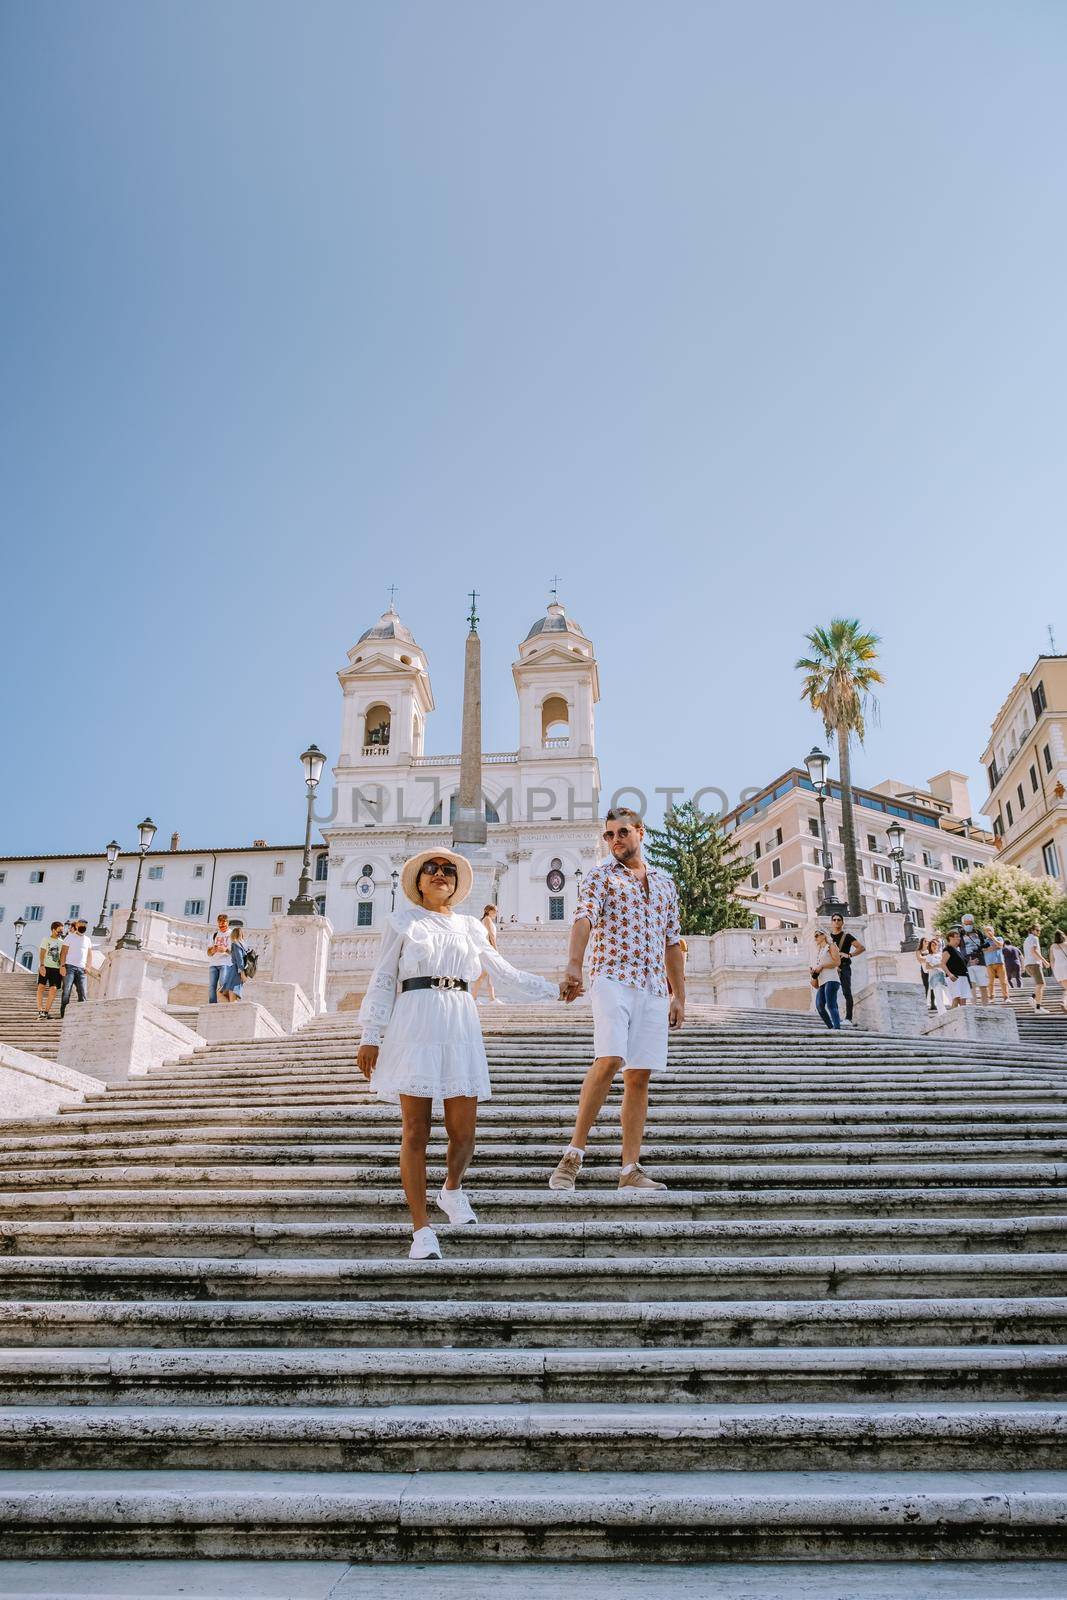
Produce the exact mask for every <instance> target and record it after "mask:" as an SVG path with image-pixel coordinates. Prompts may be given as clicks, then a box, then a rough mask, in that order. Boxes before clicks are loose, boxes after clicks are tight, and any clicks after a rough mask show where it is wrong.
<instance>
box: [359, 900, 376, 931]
mask: <svg viewBox="0 0 1067 1600" xmlns="http://www.w3.org/2000/svg"><path fill="white" fill-rule="evenodd" d="M373 924H374V901H373V900H361V901H360V902H359V904H358V905H357V907H356V927H357V928H370V927H372V926H373Z"/></svg>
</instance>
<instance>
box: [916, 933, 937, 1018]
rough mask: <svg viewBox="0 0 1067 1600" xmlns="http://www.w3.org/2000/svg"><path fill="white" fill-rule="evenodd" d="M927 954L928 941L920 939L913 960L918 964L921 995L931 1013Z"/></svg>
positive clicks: (928, 952)
mask: <svg viewBox="0 0 1067 1600" xmlns="http://www.w3.org/2000/svg"><path fill="white" fill-rule="evenodd" d="M929 954H930V941H929V939H920V940H919V945H918V949H917V950H916V952H915V959H916V961H917V962H918V963H919V976H920V978H921V979H922V981H923V994H924V995H925V996H926V1003H927V1005H928V1006H929V1008H930V1010H931V1011H932V1010H933V1009H934V1008H933V1003H932V1001H931V999H930V968H929V966H928V965H927V958H928V957H929Z"/></svg>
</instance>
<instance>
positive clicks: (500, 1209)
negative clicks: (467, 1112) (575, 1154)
mask: <svg viewBox="0 0 1067 1600" xmlns="http://www.w3.org/2000/svg"><path fill="white" fill-rule="evenodd" d="M964 1174H965V1176H967V1177H972V1176H973V1169H969V1168H968V1169H964ZM390 1176H391V1177H393V1176H394V1175H393V1174H390ZM850 1176H851V1175H850ZM440 1177H441V1174H440V1173H438V1174H437V1175H436V1176H432V1175H431V1183H436V1182H437V1181H438V1179H439V1178H440ZM470 1192H471V1194H472V1198H473V1199H474V1201H475V1202H476V1205H477V1209H478V1215H479V1216H480V1217H482V1218H483V1219H484V1220H486V1221H489V1220H491V1219H492V1220H496V1221H508V1222H523V1221H525V1220H530V1219H533V1218H537V1217H540V1218H542V1219H543V1218H545V1217H547V1216H550V1215H552V1214H556V1215H561V1216H565V1215H570V1216H582V1217H585V1218H587V1219H590V1220H592V1219H602V1220H611V1219H614V1218H619V1219H625V1218H628V1217H634V1216H635V1215H637V1214H638V1213H644V1214H645V1215H646V1216H652V1217H658V1218H661V1219H662V1218H665V1217H674V1218H677V1219H679V1220H682V1219H685V1218H691V1219H693V1220H694V1221H695V1220H701V1219H708V1220H728V1219H740V1218H750V1217H759V1218H762V1219H764V1220H769V1219H771V1218H777V1217H797V1216H804V1217H808V1218H815V1217H856V1216H884V1215H885V1214H886V1213H887V1212H889V1211H894V1212H899V1213H900V1214H901V1215H922V1216H929V1215H938V1216H943V1217H970V1216H1005V1215H1006V1216H1015V1215H1022V1214H1025V1215H1028V1216H1035V1215H1048V1214H1049V1213H1056V1214H1058V1213H1059V1212H1061V1211H1062V1210H1063V1206H1064V1190H1063V1186H1062V1185H1055V1186H1044V1185H1027V1184H1018V1185H1013V1186H1010V1187H1009V1186H1006V1185H1003V1186H998V1185H996V1184H990V1185H988V1186H984V1185H983V1186H978V1185H974V1184H965V1183H962V1182H961V1183H959V1184H951V1185H946V1186H945V1187H944V1188H937V1187H933V1186H931V1185H925V1186H924V1187H922V1188H909V1187H907V1186H906V1185H903V1186H900V1187H893V1188H885V1187H878V1186H877V1185H871V1186H870V1187H869V1188H866V1189H864V1188H859V1187H856V1188H853V1187H850V1186H848V1185H842V1186H840V1187H837V1188H825V1187H824V1188H819V1187H813V1188H810V1189H808V1188H805V1189H790V1188H788V1187H783V1188H781V1189H764V1188H752V1189H745V1188H734V1189H722V1190H714V1189H709V1188H706V1187H705V1188H704V1189H699V1190H694V1189H686V1188H677V1189H668V1190H666V1191H652V1192H647V1193H643V1194H642V1193H633V1192H629V1191H625V1190H624V1191H621V1192H620V1191H619V1190H618V1189H616V1188H612V1187H610V1186H605V1187H597V1186H595V1185H588V1186H583V1188H581V1189H578V1190H576V1191H574V1192H572V1193H569V1194H554V1193H553V1192H552V1190H550V1189H549V1188H548V1187H547V1186H542V1187H539V1188H537V1189H520V1188H509V1189H492V1188H489V1187H486V1188H481V1187H479V1188H477V1189H476V1190H471V1191H470ZM131 1212H132V1213H134V1214H135V1215H136V1216H137V1217H138V1218H139V1219H141V1220H144V1221H163V1220H167V1219H172V1220H181V1219H184V1220H188V1221H192V1220H195V1219H207V1220H215V1219H216V1218H218V1219H223V1218H225V1219H229V1220H231V1221H241V1220H244V1221H252V1222H258V1221H263V1222H268V1221H276V1222H277V1221H283V1220H284V1221H287V1222H300V1221H305V1222H326V1221H330V1220H337V1221H359V1220H364V1221H367V1220H375V1219H377V1220H380V1221H394V1222H395V1221H399V1220H403V1219H405V1218H406V1217H407V1215H408V1211H407V1206H406V1203H405V1201H404V1197H403V1194H402V1193H401V1191H400V1190H399V1189H397V1188H396V1187H395V1186H390V1185H389V1184H388V1183H383V1184H382V1185H381V1186H380V1187H378V1186H376V1187H374V1188H365V1189H360V1188H358V1187H355V1186H353V1187H345V1188H328V1187H325V1186H324V1187H321V1188H320V1187H318V1186H316V1187H314V1188H310V1187H307V1188H300V1187H298V1186H293V1187H284V1188H282V1187H279V1188H273V1187H272V1188H259V1189H253V1188H243V1187H241V1186H234V1187H232V1188H210V1189H208V1188H196V1187H193V1186H190V1187H188V1188H185V1187H182V1188H176V1187H173V1186H168V1185H160V1186H156V1187H154V1188H151V1189H146V1188H125V1189H123V1188H118V1187H116V1188H110V1187H109V1188H104V1189H76V1188H69V1189H55V1190H42V1191H36V1192H35V1191H33V1190H27V1191H23V1192H20V1193H13V1194H2V1193H0V1224H3V1223H4V1222H5V1219H14V1220H15V1221H16V1222H17V1221H18V1220H20V1219H36V1220H41V1221H44V1220H50V1221H73V1220H79V1221H80V1220H84V1219H86V1218H95V1219H96V1220H98V1221H102V1220H105V1219H111V1218H115V1219H122V1218H124V1217H127V1216H128V1215H129V1214H130V1213H131Z"/></svg>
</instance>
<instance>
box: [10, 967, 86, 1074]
mask: <svg viewBox="0 0 1067 1600" xmlns="http://www.w3.org/2000/svg"><path fill="white" fill-rule="evenodd" d="M59 999H60V997H59V995H58V994H57V995H56V997H55V999H54V1000H53V1001H52V1013H51V1016H50V1017H49V1018H48V1020H47V1021H45V1022H42V1021H41V1020H40V1019H39V1018H38V1016H37V977H36V974H35V973H30V972H0V1044H11V1045H14V1046H15V1048H16V1049H17V1050H28V1051H29V1053H30V1054H31V1055H35V1056H42V1057H43V1058H44V1059H45V1060H46V1061H54V1060H55V1059H56V1056H57V1055H58V1053H59V1028H60V1023H59ZM76 1004H77V1001H75V1005H76Z"/></svg>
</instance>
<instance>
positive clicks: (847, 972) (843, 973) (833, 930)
mask: <svg viewBox="0 0 1067 1600" xmlns="http://www.w3.org/2000/svg"><path fill="white" fill-rule="evenodd" d="M830 938H831V939H832V940H833V941H834V944H836V946H837V948H838V949H839V950H840V952H841V965H840V966H839V967H838V969H837V975H838V977H839V978H840V979H841V993H842V994H843V995H844V997H845V1020H844V1022H843V1023H842V1027H845V1028H854V1027H855V1026H856V1024H855V1023H854V1022H853V1020H852V957H853V956H861V955H862V954H863V952H864V949H865V948H866V947H865V946H864V945H862V944H860V942H859V940H858V939H857V938H856V935H855V934H854V933H846V932H845V919H844V917H840V916H838V917H831V918H830Z"/></svg>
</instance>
